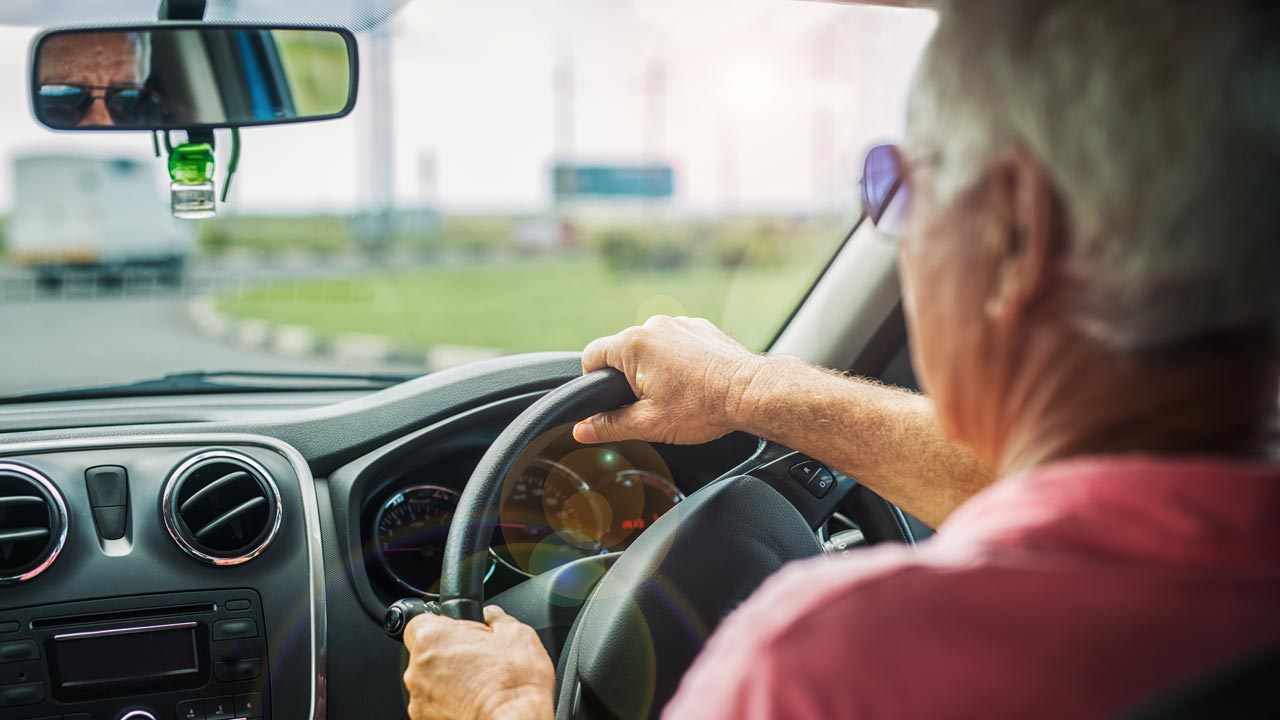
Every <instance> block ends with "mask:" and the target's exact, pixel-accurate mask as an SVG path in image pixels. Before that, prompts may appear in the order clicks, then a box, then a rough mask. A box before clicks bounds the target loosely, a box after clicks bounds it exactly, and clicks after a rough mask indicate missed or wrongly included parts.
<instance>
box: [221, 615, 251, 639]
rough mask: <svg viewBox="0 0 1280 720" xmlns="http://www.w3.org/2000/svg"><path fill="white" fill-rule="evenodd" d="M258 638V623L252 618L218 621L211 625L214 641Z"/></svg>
mask: <svg viewBox="0 0 1280 720" xmlns="http://www.w3.org/2000/svg"><path fill="white" fill-rule="evenodd" d="M257 636H258V623H256V622H254V621H253V619H252V618H240V619H238V620H219V621H218V622H216V623H214V624H213V639H214V640H234V639H236V638H247V637H257Z"/></svg>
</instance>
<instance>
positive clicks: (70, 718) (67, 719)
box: [62, 713, 93, 720]
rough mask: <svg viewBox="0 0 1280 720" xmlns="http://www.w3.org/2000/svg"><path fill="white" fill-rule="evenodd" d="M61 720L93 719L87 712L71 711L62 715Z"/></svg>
mask: <svg viewBox="0 0 1280 720" xmlns="http://www.w3.org/2000/svg"><path fill="white" fill-rule="evenodd" d="M62 720H93V716H92V715H90V714H89V713H71V714H70V715H63V716H62Z"/></svg>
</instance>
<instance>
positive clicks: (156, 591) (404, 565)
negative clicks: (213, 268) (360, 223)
mask: <svg viewBox="0 0 1280 720" xmlns="http://www.w3.org/2000/svg"><path fill="white" fill-rule="evenodd" d="M146 4H147V5H148V6H150V5H152V4H153V3H146ZM224 4H226V5H235V3H224ZM872 4H882V5H883V4H888V5H895V4H897V3H885V2H881V3H872ZM188 5H190V3H180V2H169V3H165V4H164V6H162V8H161V12H162V13H164V12H170V13H172V14H170V15H167V16H166V15H164V14H162V15H161V16H160V18H161V22H171V23H173V24H174V25H175V26H176V27H175V28H173V29H175V30H176V29H178V28H187V29H188V31H187V32H186V33H185V34H183V33H169V34H165V33H162V32H160V31H159V30H157V31H156V32H155V33H154V37H153V38H152V40H151V47H152V49H153V53H154V54H153V58H154V60H153V62H155V63H159V64H161V65H163V66H164V67H166V68H170V69H171V70H173V69H180V71H177V70H174V71H172V72H166V73H158V74H153V75H152V76H151V77H152V80H151V84H150V88H151V89H153V90H155V91H156V92H158V93H160V94H161V95H163V96H164V97H165V98H167V100H168V102H169V103H170V107H171V109H176V108H179V107H183V108H187V109H189V111H190V112H191V113H193V114H192V115H191V117H194V118H197V120H195V121H192V120H188V119H182V118H180V117H179V116H177V115H175V114H169V115H168V116H166V117H165V118H164V119H163V120H161V121H157V120H155V119H151V120H150V121H149V124H148V123H147V122H144V123H143V125H145V126H146V128H145V129H151V130H153V131H159V132H165V133H168V132H170V131H171V130H175V129H179V128H181V129H185V128H188V127H189V128H191V129H193V130H197V131H199V130H201V129H207V128H200V127H197V126H202V125H208V126H217V127H231V126H233V125H246V126H248V125H253V124H255V123H258V122H266V121H269V120H270V119H273V118H274V119H277V120H278V119H282V118H283V119H290V118H294V117H295V116H297V115H298V114H299V113H298V111H297V109H296V108H295V107H294V103H293V99H292V97H291V95H290V93H291V90H290V82H289V80H288V78H287V77H286V76H285V73H284V70H283V69H282V66H281V64H280V60H279V51H278V49H277V47H276V45H275V42H274V40H273V37H272V33H270V32H268V31H266V30H263V31H261V32H256V31H254V32H251V31H247V30H243V29H240V30H235V31H231V32H234V33H238V34H235V35H233V34H228V33H227V32H223V31H220V30H208V31H206V32H203V33H196V32H192V31H191V30H190V28H191V27H192V26H197V25H199V24H200V23H201V22H202V21H201V20H200V19H199V17H200V16H198V15H197V16H195V19H193V18H192V16H191V15H190V14H189V13H190V12H191V11H190V8H189V7H187V6H188ZM198 5H199V6H201V7H202V12H203V6H204V2H199V3H198ZM218 5H219V3H218V2H216V1H215V2H210V3H209V11H210V12H211V13H214V11H219V12H220V10H219V8H218V7H216V6H218ZM244 5H245V7H246V8H248V9H247V10H245V11H244V12H242V13H241V14H239V15H235V16H233V17H230V18H226V17H224V16H219V18H220V21H222V22H227V21H232V22H255V23H257V22H267V23H270V22H274V23H277V24H278V27H279V28H284V29H290V28H294V29H296V28H297V27H299V26H298V25H295V24H294V23H301V22H311V21H312V20H314V21H315V23H319V25H318V26H319V27H336V28H342V27H344V24H346V25H347V26H355V25H356V22H355V21H354V20H353V18H351V17H350V16H345V15H343V14H342V13H343V12H346V11H345V10H344V9H343V8H339V7H338V6H342V5H343V3H327V4H326V3H321V4H320V5H321V7H319V8H318V9H317V10H315V11H314V12H312V11H311V10H310V9H308V8H305V7H303V6H302V5H299V4H297V3H294V4H292V5H289V4H286V3H265V5H268V6H270V7H271V9H272V11H273V12H274V14H272V13H263V14H255V13H254V10H253V7H252V6H253V3H245V4H244ZM347 5H359V3H354V4H351V3H348V4H347ZM393 5H394V4H389V3H383V4H382V5H379V4H378V3H369V4H368V5H367V6H362V7H361V9H360V13H358V14H360V15H362V16H365V17H384V18H385V17H387V16H389V15H390V14H391V13H392V12H393V11H394V10H395V9H396V7H393ZM166 8H168V10H166ZM281 8H284V9H285V10H286V11H287V12H281V11H280V9H281ZM335 8H338V9H335ZM148 12H149V13H151V15H150V16H149V17H148V16H147V15H146V13H148ZM184 13H185V14H184ZM50 15H51V16H53V17H49V18H42V20H41V23H40V24H41V25H42V26H46V27H47V26H56V25H60V24H63V22H62V20H61V19H59V18H57V17H56V13H53V12H51V13H50ZM155 17H156V16H155V8H154V7H148V8H144V9H142V10H141V11H140V12H138V13H137V17H136V18H134V20H135V21H137V22H147V21H151V22H154V21H155ZM101 25H102V27H103V28H117V29H118V25H116V24H110V23H107V22H103V23H101ZM357 29H358V28H357ZM348 32H349V31H348ZM236 43H241V45H240V46H239V48H240V49H236ZM244 43H248V45H247V46H246V45H244ZM201 45H203V47H204V50H203V51H201V50H200V47H199V46H201ZM340 46H341V48H343V51H344V53H345V52H349V54H350V56H351V57H350V62H351V63H352V67H353V68H354V64H355V62H356V44H355V40H354V36H353V35H352V36H350V38H349V39H347V40H344V41H343V42H342V43H340ZM218 47H224V49H225V52H222V53H219V52H217V51H216V49H217V48H218ZM244 53H250V54H251V55H252V56H253V57H255V58H257V59H258V60H259V61H261V62H255V63H253V64H254V65H255V67H259V66H260V67H259V69H260V71H261V72H262V73H265V74H264V75H262V76H261V77H260V78H258V79H251V78H250V75H251V74H252V73H248V71H247V70H246V68H245V67H244V60H245V58H247V57H249V55H245V54H244ZM344 57H345V55H344ZM193 58H201V59H200V60H199V61H198V62H196V61H193ZM361 61H362V62H370V61H371V60H370V59H369V58H361ZM346 62H347V61H346V60H345V59H344V60H343V61H342V63H343V64H346ZM220 64H221V65H227V66H231V65H235V66H236V67H234V68H231V69H225V68H224V69H220V68H219V65H220ZM246 73H248V74H246ZM354 77H355V76H354V70H353V75H352V77H351V79H350V80H349V82H345V83H344V82H341V81H340V82H338V83H337V84H338V85H341V86H342V92H341V93H339V94H340V95H341V97H342V102H340V103H338V105H337V107H336V109H335V108H329V109H326V110H325V111H324V112H317V113H312V114H314V115H318V116H320V115H323V116H329V115H335V114H345V113H346V112H348V111H350V109H351V107H353V106H355V105H357V104H358V102H357V97H356V95H357V93H356V84H355V82H356V81H355V79H354ZM264 78H265V80H264ZM339 80H341V78H339ZM348 89H349V90H350V92H349V93H348V92H347V91H348ZM362 92H363V89H362ZM264 93H265V94H264ZM348 95H349V97H348ZM264 102H265V103H266V104H265V105H263V104H262V103H264ZM184 112H186V110H184ZM36 115H37V116H38V115H39V112H37V113H36ZM116 129H126V128H116ZM134 129H135V130H136V129H138V128H136V127H135V128H134ZM249 132H251V131H246V135H248V134H249ZM193 137H195V136H193ZM56 139H57V140H58V141H59V142H61V143H62V144H63V145H64V146H65V147H67V148H70V149H71V150H72V151H74V146H73V144H72V143H73V142H74V141H75V140H77V139H78V138H77V136H73V135H59V136H57V138H56ZM148 142H149V141H148ZM167 142H168V139H167V138H166V143H167ZM175 177H176V176H175ZM175 182H176V180H175ZM175 192H176V191H175ZM175 202H176V201H175ZM845 230H846V232H845V233H844V234H843V235H842V238H841V239H840V241H839V242H838V244H836V245H835V249H834V252H833V253H832V254H831V255H830V257H829V258H828V259H827V260H826V261H825V264H824V265H823V267H822V268H821V272H820V273H819V274H817V276H816V279H814V280H813V281H812V282H811V283H809V284H808V285H807V287H806V288H805V290H804V292H803V293H802V297H801V298H800V300H799V302H797V303H796V304H795V306H794V308H792V309H790V310H789V311H788V314H787V317H786V318H785V322H784V323H783V325H782V326H781V328H780V329H779V330H778V331H777V332H776V335H775V336H774V337H773V339H772V341H771V342H769V343H768V346H767V349H768V352H770V353H774V354H786V355H794V356H797V357H800V358H803V359H804V360H807V361H809V362H811V363H815V364H818V365H821V366H824V367H828V368H834V369H838V370H841V371H847V372H850V373H854V374H857V375H861V376H865V377H869V378H876V379H878V380H879V381H881V382H883V383H885V384H889V385H894V386H898V387H903V388H907V389H912V390H914V389H916V382H915V378H914V376H913V373H912V369H911V363H910V351H909V348H908V346H907V334H906V330H905V325H904V318H903V311H902V300H901V292H900V289H899V285H898V279H897V275H896V261H897V251H896V248H894V247H893V246H892V245H891V244H888V243H886V242H884V241H883V239H882V238H880V237H878V236H877V235H876V234H875V232H874V229H873V228H872V227H871V225H870V223H868V222H865V221H864V220H863V218H860V217H859V218H858V219H857V220H856V221H854V222H853V223H851V224H850V225H849V226H848V227H846V229H845ZM0 312H7V310H0ZM619 329H621V328H619ZM17 351H18V350H17V348H15V347H10V349H8V350H6V352H17ZM245 377H247V378H248V379H247V380H245V378H242V377H239V376H236V377H233V378H231V379H232V380H235V381H236V382H225V383H224V382H220V381H221V380H223V379H224V378H220V377H218V374H217V373H212V374H208V375H205V376H203V377H200V378H198V381H199V383H203V384H205V385H208V386H209V387H213V386H215V385H216V387H217V391H216V392H203V391H200V392H193V391H191V386H190V385H183V384H181V383H175V382H174V381H172V380H160V381H142V382H139V383H135V384H132V385H126V386H117V385H112V386H106V385H102V386H96V385H95V384H94V383H85V387H80V388H76V392H67V391H63V390H48V389H43V390H41V391H40V392H34V391H33V392H30V393H25V394H19V395H15V396H14V397H10V398H5V399H3V400H0V719H4V720H7V719H9V718H14V719H15V720H17V719H19V718H32V719H35V718H42V719H43V718H59V717H60V718H63V720H72V719H75V720H90V719H92V720H124V719H126V718H127V719H129V720H227V719H230V718H288V719H294V718H298V719H301V718H310V719H312V720H320V719H321V718H337V719H343V718H352V719H354V718H362V719H363V718H388V719H390V718H403V717H406V699H405V695H404V689H403V685H402V681H401V676H402V672H403V663H404V661H405V651H404V647H403V645H402V643H401V641H400V639H399V638H400V633H401V632H402V631H403V629H404V625H405V624H406V623H407V622H408V620H409V619H410V618H411V617H412V616H413V615H414V614H416V613H419V612H443V613H445V614H448V615H451V616H453V617H458V618H464V619H466V618H470V619H476V618H480V617H482V614H481V608H482V606H483V605H484V604H486V603H495V604H498V605H499V606H501V607H503V608H504V609H506V610H507V612H508V613H510V614H512V615H514V616H516V617H517V618H519V619H521V620H522V621H524V622H526V623H528V624H530V625H532V626H533V627H534V628H535V629H536V630H537V631H538V633H539V637H540V638H541V639H542V640H543V642H544V644H545V646H546V647H547V649H548V652H549V653H550V655H551V657H552V660H553V661H555V662H556V666H557V683H558V700H557V717H558V718H565V719H568V718H584V719H587V718H602V719H604V718H612V719H621V718H638V717H657V716H658V714H659V713H660V712H661V709H662V707H663V705H664V703H665V701H666V700H668V699H670V697H671V696H672V694H673V693H674V692H675V689H676V687H677V685H678V683H679V681H680V678H681V676H682V674H683V673H684V671H685V670H686V669H687V668H688V666H689V664H690V663H691V662H692V661H693V658H694V657H695V656H696V655H697V652H698V650H699V649H700V648H701V646H702V644H703V643H705V641H706V637H707V633H708V632H709V631H710V630H711V629H714V627H715V625H716V624H717V622H718V621H719V620H720V619H721V618H723V617H724V615H725V614H727V613H728V611H729V610H731V609H732V608H733V607H734V606H735V605H737V604H738V603H740V602H741V601H742V600H743V599H745V598H746V597H747V596H748V595H749V594H750V593H751V591H752V590H754V589H755V588H757V587H758V586H759V585H760V583H761V582H763V581H764V579H765V578H767V577H768V576H769V575H771V574H772V573H774V572H775V571H777V570H778V569H779V568H780V567H781V566H782V565H783V564H785V563H786V562H789V561H791V560H795V559H801V558H805V557H813V556H817V555H820V554H822V553H824V552H825V553H832V554H845V553H856V552H859V550H860V549H861V548H863V547H865V546H872V545H876V544H880V543H903V544H906V545H909V546H910V545H914V544H916V543H919V542H923V541H925V540H926V539H927V538H928V537H929V536H930V535H931V534H932V530H931V529H930V528H928V527H926V526H925V525H924V524H922V523H920V522H919V521H917V520H915V519H914V518H911V517H909V516H907V515H906V514H904V513H903V512H902V511H901V510H899V509H898V508H896V507H894V506H893V505H890V504H889V503H887V502H885V501H884V500H882V499H880V498H879V497H877V496H876V495H875V494H874V493H873V492H871V491H870V490H869V489H867V488H865V487H863V486H860V485H859V484H858V483H857V479H856V478H852V477H848V476H846V475H844V474H841V473H840V472H838V471H836V470H835V469H833V468H828V467H825V466H823V465H822V464H821V463H819V462H818V461H816V460H813V459H811V458H808V457H805V456H803V455H800V454H798V453H795V452H794V451H792V450H790V449H788V448H785V447H781V446H778V445H776V444H774V443H770V442H768V441H765V440H762V439H760V438H756V437H752V436H748V435H746V434H743V433H735V434H731V435H728V436H726V437H724V438H722V439H720V440H716V441H714V442H711V443H707V444H705V445H697V446H675V445H661V444H649V443H644V442H640V441H628V442H622V443H609V444H604V445H596V446H584V445H580V444H578V443H577V442H576V441H574V440H573V438H572V435H571V432H570V430H571V427H572V424H573V423H574V422H576V421H578V420H581V419H583V418H585V417H587V416H590V415H591V414H594V413H596V412H600V411H604V410H608V409H612V408H616V407H619V406H622V405H625V404H627V403H629V402H632V401H634V395H632V394H631V393H632V391H631V389H630V387H629V386H628V384H627V382H626V380H625V378H623V377H622V376H621V375H620V374H618V373H616V372H612V371H600V372H596V373H592V374H589V375H583V373H582V367H581V356H580V354H579V353H577V352H574V351H572V350H570V349H566V350H565V351H543V352H524V353H516V354H507V355H502V356H500V357H491V358H488V359H479V360H474V361H470V362H465V363H461V364H458V365H456V366H453V367H448V368H444V369H438V370H434V371H432V372H429V373H425V374H422V373H408V374H404V375H403V376H394V377H392V376H384V377H383V376H380V377H373V376H371V377H369V378H367V379H366V380H365V381H362V382H361V383H357V384H356V385H352V383H350V382H339V383H335V385H334V387H332V388H326V387H323V386H316V385H313V384H305V385H302V386H299V387H295V388H281V387H278V386H276V385H272V384H269V383H263V382H261V380H262V378H263V377H268V378H269V375H268V374H265V373H264V374H263V375H262V376H259V377H257V378H254V377H253V376H252V374H248V373H246V375H245ZM339 379H341V378H339ZM347 379H348V380H349V379H350V378H347ZM205 389H207V388H205ZM605 577H608V578H610V583H611V585H610V587H611V592H610V593H594V592H593V591H594V590H595V589H596V588H597V587H598V586H599V584H600V583H601V582H602V578H605ZM655 578H660V579H661V580H660V581H658V580H655ZM672 588H675V589H674V590H673V589H672ZM677 593H678V595H679V597H680V598H681V599H682V602H681V603H680V605H679V607H675V606H673V603H672V602H671V598H672V597H673V595H675V594H677ZM428 603H430V605H428ZM691 625H695V626H697V627H700V628H702V631H699V632H690V631H689V630H688V628H689V627H690V626H691ZM907 641H909V639H908V640H907ZM856 645H857V642H856V639H852V638H851V639H850V648H851V650H850V651H851V652H853V651H855V649H856ZM833 661H838V659H833ZM1275 671H1276V659H1275V657H1274V656H1272V657H1270V658H1264V659H1263V661H1262V662H1261V664H1259V663H1258V662H1255V663H1254V664H1253V665H1252V666H1250V667H1248V668H1244V669H1241V670H1225V671H1224V674H1223V675H1221V676H1218V677H1216V678H1208V679H1206V680H1205V684H1204V686H1203V687H1195V688H1186V689H1183V690H1182V691H1180V694H1179V695H1178V696H1176V697H1164V698H1153V699H1152V703H1151V704H1150V705H1144V706H1143V707H1140V708H1135V710H1134V712H1135V713H1136V714H1135V715H1133V717H1152V718H1155V717H1161V718H1163V717H1204V716H1211V715H1213V716H1235V717H1245V716H1251V715H1250V714H1249V713H1250V712H1251V711H1252V710H1253V709H1256V708H1257V707H1260V706H1259V705H1258V704H1257V703H1261V702H1264V701H1270V698H1271V697H1272V694H1271V693H1268V691H1267V688H1269V687H1270V685H1273V684H1274V678H1275V677H1276V676H1275ZM1270 689H1271V690H1273V688H1270ZM1224 698H1230V699H1231V700H1232V701H1233V702H1238V703H1240V704H1239V705H1229V704H1225V702H1226V701H1225V700H1224ZM1206 703H1207V704H1206ZM1250 703H1253V704H1250ZM1224 708H1234V709H1235V710H1237V711H1238V713H1237V712H1234V711H1225V710H1224ZM1224 712H1225V715H1224V714H1223V713H1224Z"/></svg>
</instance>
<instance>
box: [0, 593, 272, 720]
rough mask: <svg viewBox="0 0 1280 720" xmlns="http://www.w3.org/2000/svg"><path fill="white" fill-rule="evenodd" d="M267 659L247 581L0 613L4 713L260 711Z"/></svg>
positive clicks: (117, 715) (121, 718)
mask: <svg viewBox="0 0 1280 720" xmlns="http://www.w3.org/2000/svg"><path fill="white" fill-rule="evenodd" d="M268 668H269V666H268V662H267V635H266V627H265V626H264V624H263V620H262V601H261V598H260V597H259V596H258V594H257V593H256V592H254V591H253V590H217V591H209V592H187V593H173V594H164V595H146V596H141V597H128V598H112V599H107V600H90V601H84V602H74V603H64V604H59V605H45V606H39V607H29V608H22V609H18V610H13V611H7V612H4V613H2V614H0V719H3V720H10V719H11V718H12V719H14V720H23V719H24V718H30V719H31V720H36V719H39V720H46V718H53V719H56V718H60V719H61V720H126V719H127V720H232V719H233V718H248V719H249V720H259V719H262V720H265V719H266V718H268V717H269V716H270V715H269V711H268V707H267V706H268V705H269V702H270V697H269V696H270V693H269V690H268V682H267V679H268V675H269V673H268Z"/></svg>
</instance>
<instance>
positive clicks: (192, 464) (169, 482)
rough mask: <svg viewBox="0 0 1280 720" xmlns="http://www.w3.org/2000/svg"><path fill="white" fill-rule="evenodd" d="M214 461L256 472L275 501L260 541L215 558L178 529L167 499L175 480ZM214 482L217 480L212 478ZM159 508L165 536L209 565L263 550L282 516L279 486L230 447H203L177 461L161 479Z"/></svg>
mask: <svg viewBox="0 0 1280 720" xmlns="http://www.w3.org/2000/svg"><path fill="white" fill-rule="evenodd" d="M216 460H221V461H224V462H229V463H238V464H240V465H242V466H244V467H248V468H249V469H250V470H252V471H253V472H254V473H257V474H258V476H259V477H261V478H262V479H263V480H265V481H266V483H267V488H268V489H269V490H270V491H271V495H272V499H273V500H274V501H275V506H276V511H275V522H273V523H272V525H271V529H270V530H268V531H267V535H266V537H264V538H263V539H262V542H260V543H258V544H257V545H256V546H254V547H253V548H252V549H250V550H249V551H248V552H246V553H244V554H243V555H237V556H236V557H230V558H223V557H217V556H215V555H210V554H208V553H206V552H204V551H203V550H201V549H200V548H198V547H196V546H195V544H194V543H193V542H192V541H191V540H189V539H188V538H187V537H186V535H185V534H183V533H182V532H181V531H180V530H179V524H178V523H179V518H177V517H175V516H174V514H173V503H172V502H171V500H172V497H173V491H174V489H175V488H176V486H177V484H178V481H180V480H181V479H183V478H184V477H185V476H186V475H187V474H189V473H190V472H191V471H192V470H194V469H196V468H197V467H199V466H201V465H205V464H207V463H209V462H211V461H216ZM214 482H219V481H217V480H215V481H214ZM160 511H161V514H162V515H163V516H164V529H165V530H167V531H168V533H169V537H171V538H173V541H174V542H175V543H177V544H178V547H180V548H182V549H183V550H184V551H185V552H186V553H187V554H188V555H190V556H191V557H193V558H195V559H197V560H202V561H204V562H207V563H209V564H210V565H219V566H227V565H239V564H241V563H246V562H249V561H250V560H252V559H254V558H256V557H258V556H259V555H261V554H262V553H263V551H265V550H266V549H267V546H269V545H270V544H271V541H272V540H275V539H276V533H278V532H279V531H280V523H281V520H282V518H283V517H284V503H283V501H282V500H281V499H280V488H279V487H278V486H277V485H276V481H275V478H273V477H271V473H269V472H267V469H266V468H264V467H262V465H261V464H260V463H259V462H258V461H257V460H254V459H253V458H251V457H249V456H248V455H245V454H244V453H238V452H235V451H233V450H206V451H204V452H201V453H197V454H195V455H192V456H191V457H189V458H187V459H186V460H183V461H182V462H181V463H178V466H177V467H175V468H174V469H173V470H172V471H170V472H169V477H167V478H165V481H164V491H163V492H162V493H161V496H160Z"/></svg>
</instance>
